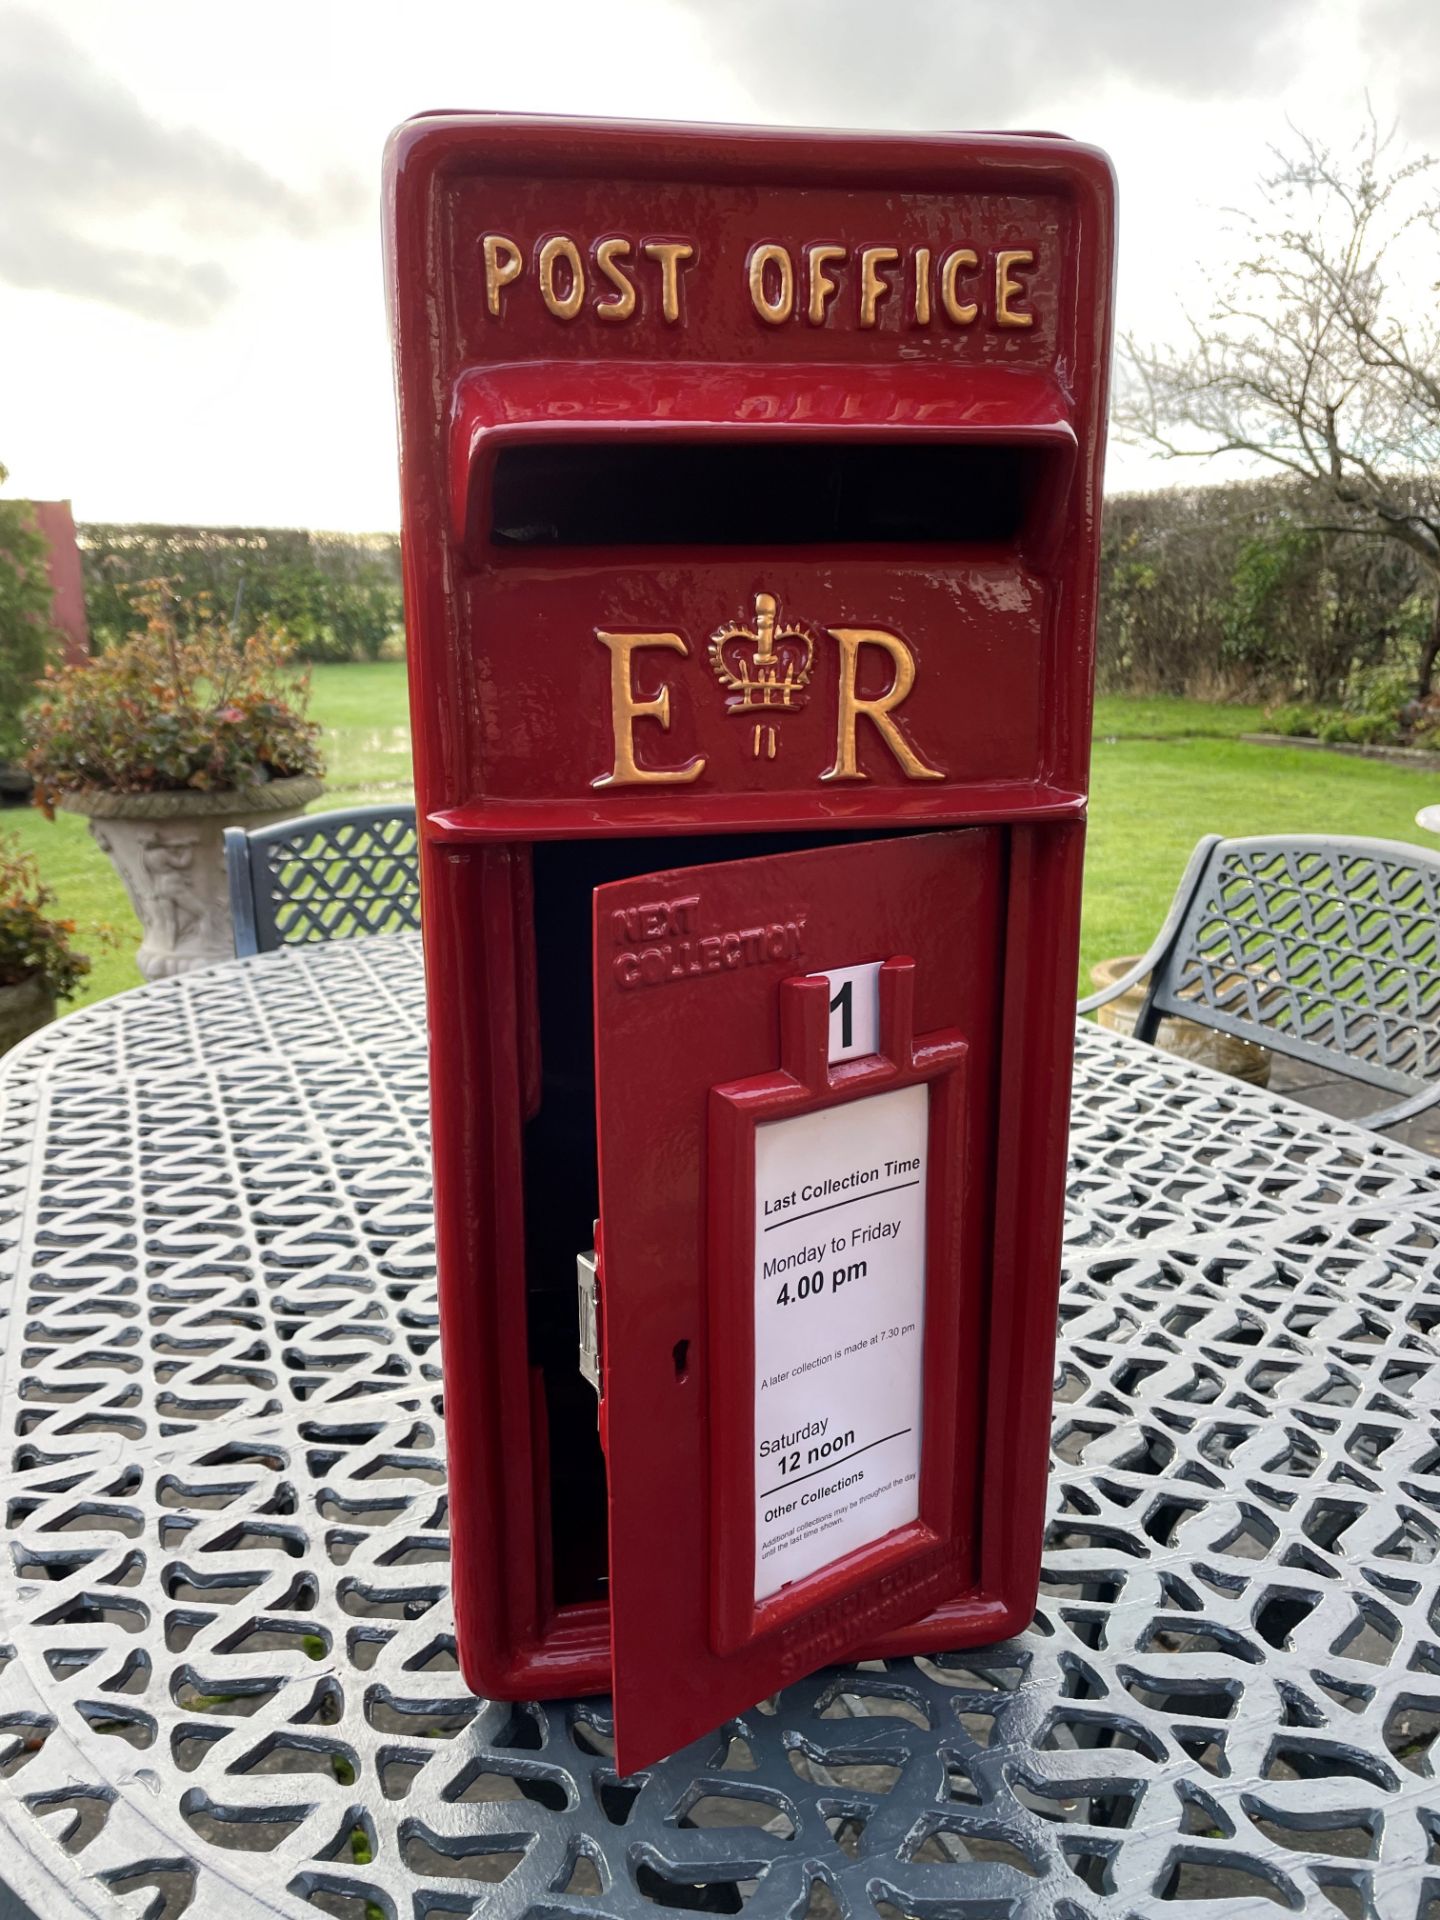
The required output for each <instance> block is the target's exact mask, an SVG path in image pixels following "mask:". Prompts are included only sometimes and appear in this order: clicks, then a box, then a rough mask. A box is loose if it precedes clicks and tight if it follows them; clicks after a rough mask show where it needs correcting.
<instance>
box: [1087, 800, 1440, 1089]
mask: <svg viewBox="0 0 1440 1920" xmlns="http://www.w3.org/2000/svg"><path fill="white" fill-rule="evenodd" d="M1437 939H1440V854H1435V853H1430V852H1428V851H1427V850H1426V849H1424V848H1422V847H1410V846H1406V845H1404V844H1403V842H1401V841H1398V840H1364V839H1341V838H1332V837H1330V836H1326V835H1320V834H1276V835H1265V836H1261V837H1257V838H1254V839H1246V840H1224V839H1222V838H1221V837H1220V836H1219V834H1209V835H1207V837H1206V838H1205V839H1203V840H1202V841H1201V842H1200V844H1199V845H1198V846H1197V847H1196V849H1195V851H1194V853H1193V854H1192V855H1191V856H1190V864H1189V865H1188V867H1187V868H1186V869H1185V874H1184V877H1183V879H1182V880H1181V882H1180V886H1179V889H1178V890H1177V892H1176V895H1175V899H1174V901H1173V903H1172V904H1171V907H1170V912H1169V915H1168V916H1167V918H1166V921H1165V924H1164V926H1163V927H1162V928H1161V929H1160V931H1159V933H1158V934H1157V935H1156V937H1155V940H1154V941H1153V943H1152V944H1151V947H1150V949H1149V951H1148V952H1147V953H1145V954H1142V955H1141V957H1140V958H1139V959H1138V960H1137V961H1136V962H1135V965H1134V966H1133V967H1131V968H1130V970H1129V972H1128V973H1126V974H1125V975H1124V976H1123V977H1122V978H1121V979H1119V980H1116V981H1115V982H1114V983H1113V984H1112V985H1110V986H1108V987H1106V988H1105V989H1104V991H1103V992H1101V993H1094V994H1091V995H1090V996H1089V998H1088V999H1085V1000H1082V1001H1081V1002H1080V1004H1079V1008H1078V1011H1079V1012H1080V1013H1089V1012H1091V1011H1092V1010H1093V1009H1094V1008H1096V1007H1101V1006H1104V1004H1105V1003H1106V1001H1108V1000H1114V999H1115V998H1117V996H1118V995H1120V994H1122V993H1124V992H1125V991H1126V989H1127V988H1129V987H1133V986H1135V985H1136V984H1137V983H1138V982H1139V981H1141V980H1143V979H1144V977H1145V976H1146V974H1149V976H1150V986H1149V990H1148V992H1147V993H1146V995H1145V1002H1144V1005H1143V1006H1142V1007H1141V1009H1140V1014H1139V1018H1138V1019H1137V1021H1136V1024H1135V1033H1136V1037H1137V1038H1139V1039H1141V1040H1150V1041H1153V1040H1154V1038H1155V1034H1156V1031H1157V1029H1158V1028H1159V1025H1160V1022H1161V1020H1162V1018H1163V1017H1164V1016H1165V1015H1167V1014H1178V1015H1181V1016H1183V1017H1184V1018H1185V1019H1187V1020H1195V1021H1198V1022H1199V1023H1200V1025H1201V1026H1205V1027H1215V1028H1218V1029H1219V1031H1220V1032H1222V1033H1233V1034H1237V1035H1238V1036H1239V1037H1240V1038H1241V1039H1244V1040H1254V1041H1257V1042H1258V1043H1259V1044H1260V1045H1261V1046H1265V1047H1269V1048H1271V1049H1272V1050H1273V1051H1274V1052H1276V1053H1283V1054H1289V1055H1290V1056H1292V1057H1293V1058H1294V1059H1297V1060H1308V1061H1311V1062H1314V1063H1316V1064H1318V1065H1320V1066H1324V1067H1328V1068H1330V1069H1331V1070H1332V1071H1334V1072H1337V1073H1342V1074H1348V1075H1349V1076H1350V1077H1351V1078H1352V1079H1355V1080H1360V1081H1364V1082H1365V1083H1367V1084H1368V1085H1370V1086H1372V1087H1379V1088H1383V1089H1384V1090H1385V1091H1386V1092H1387V1093H1392V1094H1393V1093H1401V1094H1404V1095H1405V1096H1406V1098H1405V1099H1403V1100H1402V1101H1401V1102H1400V1104H1399V1105H1398V1106H1387V1107H1384V1108H1382V1109H1381V1110H1380V1111H1378V1112H1376V1113H1373V1114H1370V1115H1369V1116H1367V1117H1366V1118H1365V1119H1364V1120H1363V1121H1362V1123H1361V1124H1362V1125H1364V1126H1368V1127H1393V1126H1396V1125H1398V1124H1399V1123H1400V1122H1401V1121H1402V1120H1409V1119H1410V1118H1412V1116H1413V1115H1415V1114H1417V1113H1421V1112H1423V1111H1424V1109H1425V1108H1426V1107H1429V1106H1432V1105H1434V1103H1435V1102H1436V1101H1437V1100H1440V948H1437Z"/></svg>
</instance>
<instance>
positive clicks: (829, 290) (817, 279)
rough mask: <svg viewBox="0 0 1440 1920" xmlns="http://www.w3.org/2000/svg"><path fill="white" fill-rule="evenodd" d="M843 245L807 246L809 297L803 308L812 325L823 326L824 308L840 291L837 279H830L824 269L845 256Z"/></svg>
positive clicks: (806, 262) (806, 261) (806, 260)
mask: <svg viewBox="0 0 1440 1920" xmlns="http://www.w3.org/2000/svg"><path fill="white" fill-rule="evenodd" d="M845 255H846V249H845V248H844V247H828V246H827V247H807V248H806V249H805V264H806V268H807V270H808V274H809V280H810V299H809V303H808V305H807V306H806V309H805V318H806V319H807V320H808V321H809V322H810V324H811V326H812V327H823V326H824V324H825V309H826V307H828V306H829V304H830V302H831V301H832V300H833V299H834V297H835V295H836V294H837V293H838V292H839V291H840V283H839V281H838V280H832V279H831V277H830V275H829V274H828V273H827V272H826V271H825V269H826V267H827V266H829V265H830V263H831V262H832V261H834V262H835V263H836V264H837V265H838V263H839V262H840V261H841V260H843V259H844V258H845Z"/></svg>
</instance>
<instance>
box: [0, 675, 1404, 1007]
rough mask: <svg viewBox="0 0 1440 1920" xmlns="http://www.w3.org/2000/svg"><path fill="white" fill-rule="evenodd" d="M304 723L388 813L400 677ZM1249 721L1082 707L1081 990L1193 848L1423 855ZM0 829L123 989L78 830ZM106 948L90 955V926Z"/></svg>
mask: <svg viewBox="0 0 1440 1920" xmlns="http://www.w3.org/2000/svg"><path fill="white" fill-rule="evenodd" d="M311 688H312V700H311V711H312V713H313V715H314V717H315V719H316V720H318V721H319V722H320V725H321V727H322V728H323V729H324V743H323V744H324V749H325V758H326V763H327V767H328V773H327V775H326V791H325V797H324V798H323V799H322V800H320V801H318V802H317V803H316V804H317V805H318V806H320V807H348V806H356V805H358V804H359V803H360V802H361V801H363V800H368V799H377V800H378V799H390V800H394V799H400V798H404V797H405V796H406V795H407V794H408V793H409V792H410V728H409V714H408V706H407V702H406V692H405V668H404V665H403V663H402V662H398V661H380V662H377V663H376V664H375V665H373V666H336V667H316V668H315V669H314V673H313V677H312V682H311ZM1260 724H1261V718H1260V709H1259V708H1258V707H1215V706H1207V705H1204V704H1203V703H1201V702H1199V701H1193V700H1166V699H1136V700H1132V699H1127V698H1121V697H1113V696H1112V697H1108V698H1105V699H1101V700H1098V701H1097V702H1096V706H1095V758H1094V773H1093V781H1092V787H1093V795H1094V797H1093V801H1092V805H1091V820H1090V838H1089V854H1088V859H1087V864H1086V871H1085V916H1084V925H1083V930H1082V936H1081V938H1082V955H1083V965H1084V975H1083V977H1084V980H1085V982H1086V987H1087V990H1088V981H1089V968H1090V966H1091V965H1092V964H1093V963H1094V962H1095V961H1096V960H1100V959H1105V958H1107V957H1108V956H1110V955H1112V954H1120V953H1133V952H1136V951H1137V950H1140V949H1142V948H1144V947H1145V946H1146V945H1147V944H1148V942H1149V940H1150V938H1151V936H1152V935H1153V934H1154V933H1155V931H1156V930H1157V929H1158V927H1159V925H1160V922H1161V920H1162V919H1163V918H1164V916H1165V909H1166V908H1167V907H1168V906H1169V904H1170V898H1171V895H1172V894H1173V893H1174V891H1175V886H1176V883H1177V882H1178V880H1179V878H1180V874H1181V871H1182V869H1183V868H1184V865H1185V861H1186V859H1187V857H1188V856H1189V853H1190V850H1191V848H1192V847H1193V846H1194V845H1195V842H1196V841H1197V840H1198V839H1199V838H1200V836H1201V834H1204V833H1228V834H1238V833H1282V832H1295V833H1356V834H1369V835H1372V836H1378V837H1380V838H1382V839H1387V840H1410V841H1419V842H1421V843H1422V844H1425V845H1428V844H1430V842H1429V838H1428V836H1427V835H1425V834H1423V833H1422V832H1421V831H1420V829H1419V828H1418V827H1417V826H1416V825H1415V811H1416V808H1417V807H1422V806H1424V805H1426V804H1427V803H1428V802H1429V801H1432V800H1440V779H1437V778H1436V776H1434V775H1432V774H1425V773H1417V772H1412V771H1411V770H1410V769H1409V768H1406V767H1396V766H1389V765H1387V764H1385V763H1384V762H1382V761H1376V760H1364V759H1360V758H1358V757H1356V756H1351V755H1342V754H1330V753H1316V752H1314V751H1313V750H1312V751H1307V750H1306V749H1303V748H1297V747H1255V746H1249V745H1247V744H1246V743H1245V742H1244V741H1242V740H1240V739H1238V738H1237V737H1236V736H1237V735H1239V734H1241V733H1249V732H1254V731H1255V730H1257V728H1258V727H1259V726H1260ZM0 825H3V826H5V827H7V828H13V829H15V830H16V831H18V832H19V834H20V836H21V838H22V839H23V840H24V842H25V844H26V845H27V846H29V847H32V848H33V849H34V850H35V852H36V853H37V854H38V855H39V857H40V861H41V866H42V870H43V872H44V874H45V878H46V879H47V881H48V882H49V883H50V885H51V886H52V887H53V888H54V889H55V891H56V894H57V895H58V896H59V901H60V911H61V912H62V913H64V914H65V915H67V916H68V917H70V918H71V919H74V920H75V921H77V922H78V923H79V927H80V935H81V944H82V945H85V944H86V943H87V942H91V944H90V946H89V951H90V952H91V954H92V955H93V957H94V960H95V969H94V972H93V973H92V974H91V976H90V979H89V981H88V982H87V986H86V991H85V992H84V994H83V995H82V996H81V1001H80V1002H77V1004H80V1003H83V1001H85V1000H98V999H102V998H104V997H105V996H106V995H107V994H111V993H118V992H120V991H121V989H122V988H124V987H133V986H137V985H138V984H139V979H140V976H139V973H138V971H137V970H136V967H135V960H134V953H135V948H136V946H137V945H138V944H139V939H140V930H139V928H138V926H137V925H136V923H135V917H134V915H133V914H132V913H131V911H130V905H129V902H128V901H127V900H126V898H125V893H124V889H123V888H122V887H121V885H120V882H119V880H118V879H117V878H116V877H115V873H114V870H113V868H112V867H111V865H110V862H109V861H108V860H107V859H106V858H105V856H104V855H103V854H102V853H101V851H100V849H99V848H98V847H97V846H96V845H95V843H94V841H93V840H92V839H91V838H90V834H89V830H88V828H87V826H86V823H85V821H83V820H81V819H79V818H77V817H76V816H75V815H73V814H61V815H60V816H59V817H58V818H57V819H55V820H53V821H47V820H45V819H43V818H42V817H41V815H40V814H38V813H36V812H34V811H33V810H31V809H25V808H8V809H6V811H5V812H4V814H3V815H0ZM102 922H108V923H109V924H110V925H111V926H113V927H114V928H115V929H116V932H117V935H118V944H117V946H116V947H115V948H113V949H112V950H109V951H107V950H105V949H104V948H101V947H99V946H97V945H94V944H93V932H94V929H95V927H96V925H97V924H98V923H102Z"/></svg>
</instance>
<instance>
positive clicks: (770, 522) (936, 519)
mask: <svg viewBox="0 0 1440 1920" xmlns="http://www.w3.org/2000/svg"><path fill="white" fill-rule="evenodd" d="M1060 451H1061V450H1060V449H1057V448H1056V447H1054V446H1047V445H1020V444H1013V443H1009V444H1007V443H1000V444H991V443H980V444H977V443H975V442H973V441H967V442H956V441H939V440H928V439H927V440H918V439H910V440H903V441H900V440H879V439H868V438H867V439H863V440H853V441H847V440H828V439H827V440H807V441H781V440H776V439H769V438H766V439H749V438H747V439H743V440H719V439H716V440H709V441H705V442H695V441H675V440H665V441H652V442H650V443H649V444H646V445H639V444H636V443H635V442H633V441H632V442H606V441H595V440H584V441H575V442H572V443H570V444H568V445H554V444H551V445H545V446H535V445H529V446H511V447H504V448H501V449H500V450H499V452H498V453H497V455H496V459H495V466H494V473H493V479H492V484H491V490H490V541H491V544H492V546H496V547H506V548H514V547H524V548H535V547H615V546H634V547H647V546H744V547H760V546H768V547H777V546H778V547H788V546H827V545H848V544H856V543H863V542H870V543H872V544H876V545H886V544H907V543H908V544H917V543H927V544H946V545H953V544H956V543H964V544H966V545H995V544H1011V543H1013V542H1015V541H1016V540H1018V539H1020V538H1021V537H1022V536H1023V535H1024V534H1025V532H1026V531H1027V529H1028V527H1029V526H1030V524H1031V523H1032V520H1033V518H1034V516H1035V514H1036V512H1037V509H1038V505H1039V503H1040V501H1041V500H1042V499H1044V498H1046V497H1048V496H1049V495H1050V494H1051V493H1052V491H1053V488H1054V484H1055V479H1056V476H1057V469H1058V470H1060V471H1062V472H1063V471H1065V470H1067V469H1068V462H1066V461H1061V460H1057V457H1056V456H1057V453H1058V452H1060Z"/></svg>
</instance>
